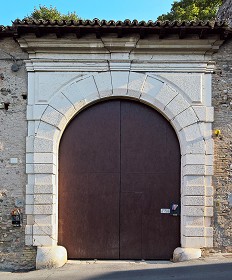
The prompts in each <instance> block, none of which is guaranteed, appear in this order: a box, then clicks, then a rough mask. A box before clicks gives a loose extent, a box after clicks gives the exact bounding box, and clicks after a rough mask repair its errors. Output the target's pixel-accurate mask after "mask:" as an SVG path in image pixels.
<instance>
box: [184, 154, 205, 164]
mask: <svg viewBox="0 0 232 280" xmlns="http://www.w3.org/2000/svg"><path fill="white" fill-rule="evenodd" d="M182 158H183V165H187V164H188V165H192V164H205V163H206V156H205V154H185V155H184V156H183V157H182Z"/></svg>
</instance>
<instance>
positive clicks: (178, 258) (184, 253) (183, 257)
mask: <svg viewBox="0 0 232 280" xmlns="http://www.w3.org/2000/svg"><path fill="white" fill-rule="evenodd" d="M200 257H201V249H195V248H180V247H178V248H176V249H175V250H174V252H173V261H174V262H184V261H190V260H195V259H199V258H200Z"/></svg>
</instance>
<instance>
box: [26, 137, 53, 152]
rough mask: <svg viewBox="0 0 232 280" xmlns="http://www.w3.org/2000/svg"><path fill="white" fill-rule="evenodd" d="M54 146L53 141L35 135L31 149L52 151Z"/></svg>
mask: <svg viewBox="0 0 232 280" xmlns="http://www.w3.org/2000/svg"><path fill="white" fill-rule="evenodd" d="M54 148H55V147H54V146H53V141H51V140H49V139H45V138H39V137H35V139H34V150H33V152H34V153H52V152H53V151H54ZM28 152H30V151H28ZM54 152H55V151H54Z"/></svg>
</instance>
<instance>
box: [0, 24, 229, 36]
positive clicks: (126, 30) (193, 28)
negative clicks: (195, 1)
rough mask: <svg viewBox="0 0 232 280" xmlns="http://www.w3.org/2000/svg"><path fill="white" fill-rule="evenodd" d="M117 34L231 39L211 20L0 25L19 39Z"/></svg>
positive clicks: (224, 27) (2, 32) (5, 33)
mask: <svg viewBox="0 0 232 280" xmlns="http://www.w3.org/2000/svg"><path fill="white" fill-rule="evenodd" d="M107 32H108V33H112V32H114V33H118V36H119V37H122V36H123V35H124V34H130V33H134V32H137V33H139V34H140V36H141V38H144V37H145V36H146V35H147V34H158V35H159V36H160V38H164V37H165V36H168V35H169V34H178V35H179V38H180V39H183V38H185V37H186V36H188V35H189V34H197V35H198V36H199V38H200V39H202V38H206V37H207V36H208V35H212V34H214V35H217V34H219V35H220V37H221V38H222V39H225V38H227V37H229V38H231V37H232V29H231V28H230V27H229V26H228V25H227V23H226V22H215V21H205V22H204V21H151V20H150V21H147V22H145V21H140V22H139V21H137V20H133V21H131V20H129V19H126V20H124V21H114V20H109V21H106V20H99V19H93V20H78V21H73V20H61V21H58V20H30V19H24V20H19V19H17V20H15V21H14V22H13V24H12V26H6V27H4V26H0V36H1V37H4V36H21V35H24V34H27V33H35V34H36V36H38V37H40V36H43V35H44V34H48V33H56V34H57V36H58V37H61V36H62V35H63V34H66V33H76V35H77V37H78V38H80V37H81V36H83V35H84V34H87V33H96V35H97V37H99V36H101V35H102V34H104V33H107Z"/></svg>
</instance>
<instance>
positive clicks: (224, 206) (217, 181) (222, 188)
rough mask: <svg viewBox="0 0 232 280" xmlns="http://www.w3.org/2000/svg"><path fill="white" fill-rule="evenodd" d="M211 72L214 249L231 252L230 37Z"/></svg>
mask: <svg viewBox="0 0 232 280" xmlns="http://www.w3.org/2000/svg"><path fill="white" fill-rule="evenodd" d="M214 60H215V61H216V62H217V69H216V73H215V74H214V75H213V87H212V91H213V106H214V108H215V121H214V124H213V129H219V130H220V131H221V134H220V135H219V136H218V137H216V136H214V140H215V141H214V145H215V147H214V149H215V158H214V160H215V161H214V174H215V175H214V178H213V184H214V220H213V223H214V249H216V250H218V251H221V252H232V40H230V41H227V42H225V43H224V44H223V45H222V46H221V48H220V50H219V52H218V53H217V54H215V55H214Z"/></svg>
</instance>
